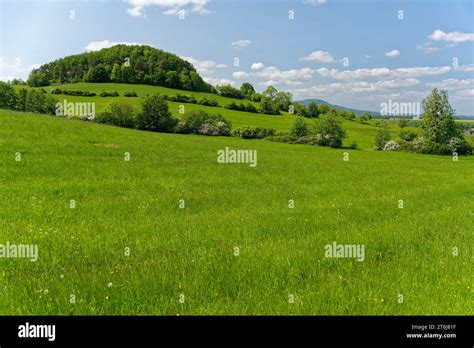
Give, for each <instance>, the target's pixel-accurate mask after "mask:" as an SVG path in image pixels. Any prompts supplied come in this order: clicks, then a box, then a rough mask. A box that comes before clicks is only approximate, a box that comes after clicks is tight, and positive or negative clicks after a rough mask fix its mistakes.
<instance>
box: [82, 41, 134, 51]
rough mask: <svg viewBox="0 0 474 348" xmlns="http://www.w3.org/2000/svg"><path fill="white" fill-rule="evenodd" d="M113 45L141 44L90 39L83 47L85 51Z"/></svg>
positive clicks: (98, 49)
mask: <svg viewBox="0 0 474 348" xmlns="http://www.w3.org/2000/svg"><path fill="white" fill-rule="evenodd" d="M115 45H127V46H134V45H143V44H140V43H136V42H112V41H109V40H104V41H92V42H89V43H88V44H87V46H86V47H84V49H85V50H86V51H100V50H101V49H103V48H109V47H112V46H115Z"/></svg>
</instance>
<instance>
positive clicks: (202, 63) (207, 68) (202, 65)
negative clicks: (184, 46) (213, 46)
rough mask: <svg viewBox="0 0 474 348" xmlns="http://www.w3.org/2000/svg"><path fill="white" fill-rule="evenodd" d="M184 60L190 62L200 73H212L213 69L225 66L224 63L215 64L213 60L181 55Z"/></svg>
mask: <svg viewBox="0 0 474 348" xmlns="http://www.w3.org/2000/svg"><path fill="white" fill-rule="evenodd" d="M181 58H183V59H184V60H187V61H188V62H190V63H191V64H192V65H193V66H194V67H195V68H196V70H197V71H198V73H200V74H204V75H210V74H213V73H214V71H215V69H222V68H225V67H227V65H226V64H217V63H216V62H214V61H213V60H199V59H196V58H194V57H181Z"/></svg>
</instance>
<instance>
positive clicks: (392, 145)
mask: <svg viewBox="0 0 474 348" xmlns="http://www.w3.org/2000/svg"><path fill="white" fill-rule="evenodd" d="M399 148H400V145H398V143H397V142H396V141H394V140H390V141H387V142H386V143H385V145H384V147H383V150H384V151H396V150H398V149H399Z"/></svg>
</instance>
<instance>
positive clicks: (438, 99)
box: [421, 88, 462, 144]
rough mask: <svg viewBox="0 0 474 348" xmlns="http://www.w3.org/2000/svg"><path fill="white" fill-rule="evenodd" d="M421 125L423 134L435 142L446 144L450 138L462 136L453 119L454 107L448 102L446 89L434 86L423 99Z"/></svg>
mask: <svg viewBox="0 0 474 348" xmlns="http://www.w3.org/2000/svg"><path fill="white" fill-rule="evenodd" d="M421 125H422V128H423V133H424V136H425V137H426V138H427V139H428V140H430V141H432V142H435V143H439V144H446V143H448V142H449V140H450V139H451V138H458V137H460V136H461V137H462V133H461V131H460V129H459V128H458V127H457V125H456V122H455V120H454V109H453V108H452V107H451V105H450V104H449V100H448V92H447V91H438V89H437V88H435V89H433V91H432V92H431V94H430V95H429V96H428V97H427V98H425V99H424V100H423V118H422V120H421Z"/></svg>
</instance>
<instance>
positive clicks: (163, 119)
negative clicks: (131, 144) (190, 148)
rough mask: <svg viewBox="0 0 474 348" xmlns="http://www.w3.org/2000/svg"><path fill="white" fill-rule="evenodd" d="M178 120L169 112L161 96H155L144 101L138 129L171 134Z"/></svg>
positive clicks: (138, 118)
mask: <svg viewBox="0 0 474 348" xmlns="http://www.w3.org/2000/svg"><path fill="white" fill-rule="evenodd" d="M177 124H178V120H177V119H175V118H174V117H173V116H172V115H171V112H169V110H168V105H167V104H166V101H165V99H164V98H163V97H162V96H161V95H160V94H158V93H157V94H154V95H151V96H148V97H146V98H145V99H144V101H143V103H142V112H141V113H139V114H138V117H137V128H138V129H141V130H146V131H152V132H164V133H171V132H173V131H174V129H175V127H176V125H177Z"/></svg>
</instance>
